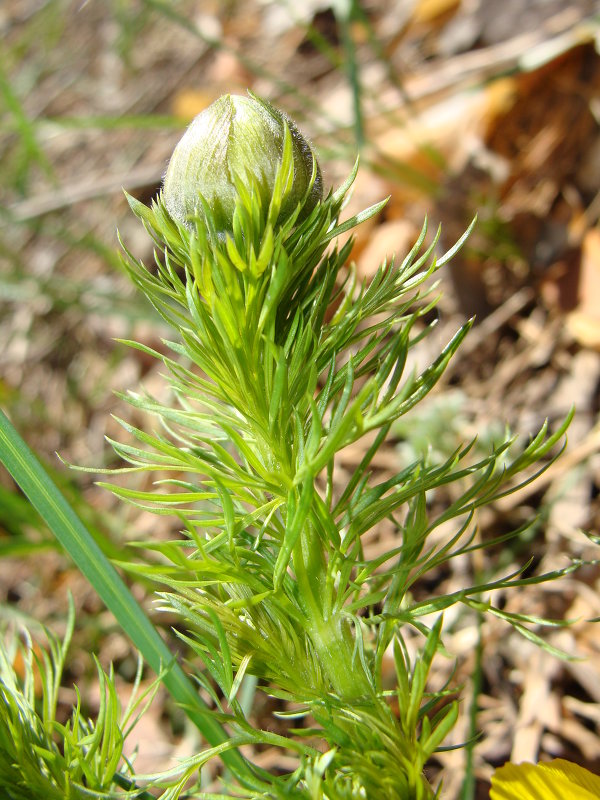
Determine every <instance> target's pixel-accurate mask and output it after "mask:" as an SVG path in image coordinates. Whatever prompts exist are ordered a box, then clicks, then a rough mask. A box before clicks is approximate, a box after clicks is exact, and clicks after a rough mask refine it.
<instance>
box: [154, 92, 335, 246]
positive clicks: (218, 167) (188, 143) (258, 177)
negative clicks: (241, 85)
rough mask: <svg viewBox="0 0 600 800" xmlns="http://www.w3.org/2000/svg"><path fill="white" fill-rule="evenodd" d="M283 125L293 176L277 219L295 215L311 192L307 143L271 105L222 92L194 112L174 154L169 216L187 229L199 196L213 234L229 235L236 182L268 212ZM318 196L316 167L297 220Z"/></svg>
mask: <svg viewBox="0 0 600 800" xmlns="http://www.w3.org/2000/svg"><path fill="white" fill-rule="evenodd" d="M286 123H287V127H288V128H289V131H290V134H291V140H292V154H293V164H294V176H293V184H292V188H291V190H290V191H289V193H287V194H286V195H285V196H284V198H283V202H282V207H281V212H280V217H282V216H284V215H286V214H289V213H291V212H293V211H294V210H295V209H296V207H297V205H298V204H299V203H300V202H302V200H303V199H304V197H305V195H306V193H307V192H308V190H309V186H310V182H311V178H312V173H313V160H314V156H313V152H312V150H311V148H310V145H309V144H308V142H307V141H306V139H304V137H303V136H302V135H301V134H300V132H299V131H298V129H297V128H296V126H295V124H294V123H293V122H292V120H290V119H289V118H288V117H286V116H285V115H284V114H283V113H282V112H280V111H278V110H277V109H275V108H273V106H271V105H270V104H268V103H266V102H265V101H263V100H260V99H258V98H256V97H254V96H250V97H243V96H240V95H228V94H226V95H223V96H222V97H220V98H219V99H218V100H216V101H215V102H214V103H213V104H212V105H210V106H209V107H208V108H206V109H205V110H204V111H202V113H200V114H198V116H197V117H196V118H195V119H194V120H193V121H192V123H191V125H190V126H189V128H188V129H187V131H186V133H185V134H184V136H183V138H182V139H181V141H180V142H179V144H178V145H177V146H176V148H175V150H174V152H173V155H172V157H171V161H170V162H169V166H168V169H167V173H166V175H165V179H164V186H163V198H164V202H165V205H166V207H167V211H168V212H169V214H170V215H171V217H172V218H173V219H175V220H177V221H178V222H181V223H183V224H185V225H188V226H189V225H190V219H191V218H193V217H194V216H196V215H198V214H199V213H200V214H201V213H202V203H201V200H200V198H201V197H202V198H203V200H204V201H205V203H206V204H207V206H208V207H209V208H210V210H211V213H212V216H213V219H214V222H215V226H216V229H217V231H218V232H224V231H231V230H232V220H233V212H234V209H235V205H236V202H237V200H238V191H237V189H236V181H239V180H241V181H242V182H244V183H248V184H250V185H252V184H254V186H256V187H257V188H258V191H259V194H260V199H261V201H262V206H263V208H264V209H266V208H268V207H269V203H270V201H271V197H272V194H273V188H274V185H275V178H276V175H277V170H278V168H279V166H280V164H281V161H282V155H283V146H284V136H285V124H286ZM315 163H316V162H315ZM322 196H323V185H322V178H321V171H320V169H319V167H318V165H317V173H316V178H315V180H314V183H313V185H312V188H311V189H310V193H309V195H308V198H307V200H306V203H305V204H304V206H303V208H302V210H301V213H300V216H299V219H303V218H304V217H306V216H307V215H308V214H309V213H310V212H311V211H312V209H313V208H314V207H315V205H316V204H317V203H318V202H319V201H320V200H321V198H322Z"/></svg>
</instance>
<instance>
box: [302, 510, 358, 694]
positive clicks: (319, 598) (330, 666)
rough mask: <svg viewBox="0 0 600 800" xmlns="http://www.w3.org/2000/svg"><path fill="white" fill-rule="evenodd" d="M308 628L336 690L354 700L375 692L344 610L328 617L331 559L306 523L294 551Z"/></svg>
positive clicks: (337, 692) (322, 664) (332, 685)
mask: <svg viewBox="0 0 600 800" xmlns="http://www.w3.org/2000/svg"><path fill="white" fill-rule="evenodd" d="M293 560H294V572H295V574H296V581H297V583H298V589H299V599H300V602H301V604H302V609H303V611H304V614H305V616H306V632H307V633H308V635H309V637H310V640H311V642H312V643H313V646H314V648H315V651H316V652H317V655H318V658H319V661H320V663H321V666H322V668H323V670H324V672H325V674H326V676H327V678H328V679H329V681H330V683H331V687H332V689H333V691H334V692H335V694H337V695H338V697H339V698H340V699H342V700H346V701H349V702H350V701H352V700H357V699H359V698H365V697H368V696H369V695H372V689H371V683H370V681H369V679H368V677H367V675H366V674H365V671H364V668H363V665H362V662H361V661H360V659H359V658H358V654H357V652H356V651H355V647H354V638H353V636H352V632H351V629H350V625H349V624H348V622H347V621H346V620H345V619H344V618H343V617H342V615H341V614H339V613H335V614H333V615H332V616H330V617H329V618H326V615H325V611H324V596H323V589H324V587H325V584H326V578H327V563H326V561H325V557H324V555H323V551H322V549H321V545H320V543H319V541H318V538H317V536H316V534H315V532H314V531H312V530H311V528H310V526H308V525H307V526H306V527H305V528H304V530H303V531H302V533H301V534H300V537H299V541H298V542H297V544H296V547H295V549H294V554H293Z"/></svg>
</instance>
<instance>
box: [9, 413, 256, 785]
mask: <svg viewBox="0 0 600 800" xmlns="http://www.w3.org/2000/svg"><path fill="white" fill-rule="evenodd" d="M0 460H1V461H2V463H3V464H4V466H5V467H6V469H7V470H8V471H9V473H10V474H11V475H12V477H13V478H14V480H15V481H16V482H17V484H18V485H19V486H20V487H21V489H22V490H23V492H24V493H25V494H26V495H27V497H28V498H29V501H30V502H31V504H32V505H33V506H34V508H35V509H36V510H37V511H38V513H39V514H40V516H41V517H42V518H43V519H44V520H45V522H46V524H47V525H48V527H49V528H50V529H51V530H52V532H53V533H54V535H55V536H56V538H57V539H58V541H59V542H60V544H61V545H62V546H63V548H64V550H65V552H67V553H68V554H69V555H70V556H71V558H72V559H73V561H74V562H75V564H76V565H77V567H78V568H79V569H80V570H81V572H82V573H83V574H84V575H85V577H86V578H87V579H88V580H89V581H90V583H91V584H92V586H93V587H94V588H95V590H96V591H97V593H98V595H99V596H100V598H101V599H102V601H103V602H104V603H105V605H106V606H107V608H108V609H109V610H110V611H112V613H113V614H114V616H115V618H116V619H117V621H118V623H119V624H120V625H121V627H122V628H123V630H124V632H125V633H126V634H127V635H128V636H129V638H130V639H131V641H132V642H133V643H134V644H135V646H136V647H137V648H138V650H139V651H140V653H141V654H142V656H143V658H144V659H145V661H146V662H147V663H148V664H149V665H150V666H151V667H152V669H153V670H154V671H155V672H156V673H157V674H158V673H160V672H161V670H164V669H165V667H168V669H167V670H166V672H165V674H164V677H163V683H164V684H165V686H166V688H167V689H168V691H169V692H170V693H171V695H172V697H173V698H174V699H175V701H176V702H177V703H179V704H180V705H181V706H182V708H183V709H184V710H185V712H186V713H187V715H188V717H189V718H190V719H191V720H192V722H193V723H194V724H195V725H196V726H197V727H198V729H199V730H200V731H201V733H202V734H203V735H204V737H205V738H206V740H207V741H208V742H209V743H210V744H211V745H217V744H220V743H221V742H225V741H227V739H228V738H229V737H228V735H227V733H226V731H225V730H224V729H223V727H222V726H221V725H220V724H219V722H217V721H216V720H215V719H214V718H213V717H212V716H210V711H209V709H208V706H206V704H205V703H204V701H203V700H202V698H201V697H200V696H199V695H198V693H197V691H196V689H195V688H194V686H193V684H192V683H191V681H190V680H189V679H188V678H187V676H186V674H185V673H184V672H183V670H182V669H181V667H180V666H179V664H177V662H175V661H174V660H173V656H172V654H171V652H170V651H169V649H168V648H167V646H166V645H165V643H164V642H163V640H162V639H161V637H160V635H159V633H158V631H157V630H156V628H155V627H154V626H153V625H152V623H151V622H150V620H149V619H148V618H147V617H146V615H145V614H144V612H143V611H142V609H141V608H140V607H139V605H138V604H137V602H136V601H135V600H134V598H133V596H132V595H131V593H130V592H129V590H128V588H127V586H126V585H125V584H124V582H123V581H122V579H121V578H120V576H119V574H118V573H117V571H116V569H115V568H114V567H113V566H112V564H111V563H110V561H108V559H107V558H106V557H105V555H104V554H103V553H102V551H101V550H100V548H99V547H98V545H97V544H96V542H95V541H94V539H93V538H92V536H91V535H90V534H89V532H88V531H87V529H86V528H85V526H84V525H83V523H82V522H81V521H80V519H79V518H78V517H77V515H76V514H75V512H74V511H73V509H72V508H71V506H70V505H69V504H68V503H67V501H66V500H65V498H64V497H63V495H62V494H61V493H60V492H59V490H58V489H57V487H56V486H55V484H54V483H53V481H52V480H51V479H50V477H49V476H48V474H47V473H46V472H45V470H44V469H43V467H42V466H41V464H40V463H39V461H38V460H37V458H36V457H35V456H34V454H33V453H32V452H31V450H30V449H29V447H28V446H27V445H26V444H25V442H24V441H23V439H22V438H21V436H20V435H19V434H18V432H17V431H16V430H15V428H14V427H13V425H12V424H11V422H10V421H9V419H8V417H7V416H6V415H5V414H4V412H3V411H2V410H1V409H0ZM222 757H223V761H224V762H225V764H226V765H227V767H228V768H229V770H230V771H231V773H232V774H233V775H235V776H236V778H237V779H238V780H239V781H240V783H242V784H243V785H245V786H249V787H251V788H257V787H259V786H260V781H258V779H257V778H256V777H255V776H254V775H253V773H252V772H251V769H250V765H249V764H248V762H247V761H246V760H245V759H244V757H243V756H242V755H241V754H240V753H239V751H237V750H231V751H228V752H224V753H223V756H222Z"/></svg>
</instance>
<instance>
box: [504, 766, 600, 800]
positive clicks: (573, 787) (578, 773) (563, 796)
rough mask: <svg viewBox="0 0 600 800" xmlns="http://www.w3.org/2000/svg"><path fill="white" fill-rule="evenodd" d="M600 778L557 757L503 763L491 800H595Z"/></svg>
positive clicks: (598, 790) (597, 795)
mask: <svg viewBox="0 0 600 800" xmlns="http://www.w3.org/2000/svg"><path fill="white" fill-rule="evenodd" d="M599 797H600V777H598V776H597V775H593V774H592V773H591V772H589V771H588V770H587V769H583V767H578V766H577V764H572V763H571V762H570V761H565V760H564V759H562V758H557V759H555V760H554V761H548V762H545V763H542V764H537V765H536V764H511V763H510V762H509V763H507V764H505V765H504V766H503V767H500V768H499V769H497V770H496V772H495V773H494V775H493V777H492V788H491V791H490V800H598V798H599Z"/></svg>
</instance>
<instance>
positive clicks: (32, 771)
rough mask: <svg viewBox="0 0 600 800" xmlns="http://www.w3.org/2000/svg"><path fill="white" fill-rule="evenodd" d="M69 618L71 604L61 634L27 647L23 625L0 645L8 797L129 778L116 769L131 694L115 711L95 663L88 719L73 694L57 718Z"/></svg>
mask: <svg viewBox="0 0 600 800" xmlns="http://www.w3.org/2000/svg"><path fill="white" fill-rule="evenodd" d="M73 622H74V612H73V607H72V606H71V610H70V614H69V621H68V627H67V632H66V635H65V639H64V641H63V642H62V643H61V642H59V641H58V640H57V639H56V638H55V637H54V636H53V635H52V634H50V633H47V638H48V649H47V650H39V648H35V647H34V646H33V644H32V641H31V639H30V638H29V636H28V635H27V634H26V632H25V634H26V638H25V642H24V643H23V642H22V641H20V640H19V638H18V637H17V636H16V635H14V636H13V637H12V639H11V638H8V637H6V639H5V646H4V647H3V648H2V649H1V650H0V787H1V788H2V796H3V797H6V798H8V799H9V800H30V798H32V797H45V798H50V800H64V799H65V798H73V800H83V798H89V797H94V796H96V797H98V796H101V797H109V796H112V795H113V794H114V793H115V792H116V790H117V788H118V787H119V786H123V785H125V786H128V785H132V784H131V781H130V780H129V779H128V778H127V777H126V776H125V775H123V774H120V773H119V772H118V770H119V769H120V768H122V767H124V768H125V769H126V770H127V772H129V771H130V767H129V765H128V764H127V762H126V760H125V759H124V757H123V743H124V740H125V736H126V735H127V733H128V729H130V725H131V722H132V720H133V717H134V716H135V714H136V712H138V711H139V710H140V709H139V701H132V703H131V704H130V706H129V707H128V708H127V709H126V710H125V711H124V712H123V711H122V710H121V706H120V703H119V699H118V696H117V691H116V688H115V685H114V679H113V676H112V674H108V675H107V674H106V673H104V672H103V670H102V669H101V668H100V666H99V665H97V670H98V680H99V685H100V708H99V712H98V716H97V719H96V720H95V721H91V720H89V719H87V718H86V717H85V716H84V714H83V711H82V708H81V701H80V698H79V694H77V701H76V703H75V705H74V707H73V710H72V713H71V715H70V717H69V718H68V719H67V720H66V721H65V722H59V721H58V720H57V704H58V691H59V688H60V682H61V677H62V671H63V666H64V661H65V656H66V652H67V648H68V646H69V642H70V639H71V634H72V632H73ZM16 663H19V664H21V670H20V671H22V673H23V674H22V676H21V675H20V674H17V671H16V669H15V665H16ZM140 675H141V672H139V673H138V681H139V677H140ZM38 686H39V687H41V688H40V691H39V700H38ZM125 794H129V792H125ZM135 796H139V792H136V794H135Z"/></svg>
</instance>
